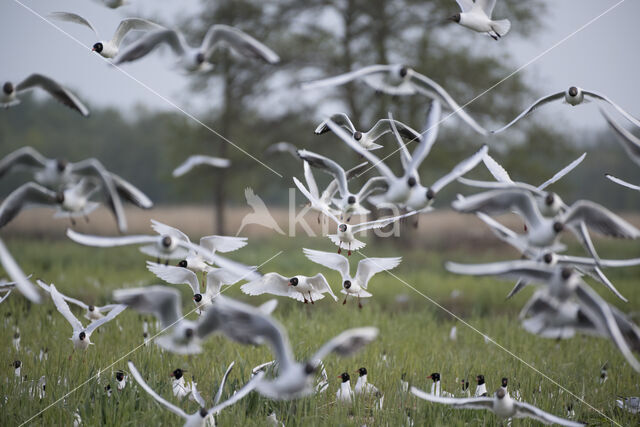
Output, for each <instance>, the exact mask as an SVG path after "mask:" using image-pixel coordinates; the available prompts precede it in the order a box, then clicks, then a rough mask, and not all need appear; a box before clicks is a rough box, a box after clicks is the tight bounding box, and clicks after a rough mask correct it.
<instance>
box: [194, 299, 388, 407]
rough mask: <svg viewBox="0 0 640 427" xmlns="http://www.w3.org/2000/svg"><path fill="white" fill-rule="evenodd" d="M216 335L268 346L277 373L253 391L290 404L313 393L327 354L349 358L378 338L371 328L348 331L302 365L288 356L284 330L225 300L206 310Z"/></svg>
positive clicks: (256, 312) (265, 317) (252, 309)
mask: <svg viewBox="0 0 640 427" xmlns="http://www.w3.org/2000/svg"><path fill="white" fill-rule="evenodd" d="M205 316H206V317H207V318H209V319H211V323H212V324H214V325H215V327H216V328H217V330H218V331H219V332H222V333H223V334H224V335H225V336H226V337H227V338H229V339H231V340H233V341H236V342H239V343H241V344H253V345H258V344H265V343H266V344H268V345H269V347H270V348H271V351H272V352H273V353H274V355H275V356H276V360H277V364H278V371H277V376H276V377H275V378H273V379H269V380H267V379H263V380H262V381H260V382H259V383H258V385H257V387H256V391H257V392H258V393H260V394H261V395H263V396H265V397H267V398H269V399H274V400H291V399H296V398H299V397H303V396H307V395H310V394H312V393H314V391H315V388H314V381H313V379H314V376H315V373H316V372H317V370H318V368H319V366H320V361H321V360H322V359H324V358H325V356H328V355H329V354H330V353H336V354H338V355H340V356H348V355H351V354H353V353H355V352H357V351H358V350H360V349H361V348H362V347H364V346H365V345H366V344H368V343H370V342H372V341H373V340H375V339H376V337H377V336H378V329H377V328H373V327H364V328H355V329H348V330H346V331H344V332H342V333H341V334H339V335H338V336H336V337H334V338H333V339H331V340H329V341H328V342H326V343H325V344H324V345H323V346H322V347H320V349H319V350H318V351H317V352H316V353H315V354H314V355H312V356H311V357H310V358H309V359H307V360H306V361H305V362H298V361H297V360H296V359H295V358H294V356H293V353H292V350H291V346H290V344H289V339H288V337H287V334H286V331H285V329H284V328H283V327H282V326H281V325H280V324H279V323H278V322H276V321H275V320H274V319H273V318H272V317H271V316H268V315H265V314H264V313H262V312H261V311H260V310H258V309H257V308H255V307H252V306H250V305H247V304H244V303H241V302H239V301H235V300H231V299H230V298H225V300H224V302H223V303H220V302H219V300H216V302H215V303H214V304H213V305H212V306H211V308H209V310H207V313H206V315H205Z"/></svg>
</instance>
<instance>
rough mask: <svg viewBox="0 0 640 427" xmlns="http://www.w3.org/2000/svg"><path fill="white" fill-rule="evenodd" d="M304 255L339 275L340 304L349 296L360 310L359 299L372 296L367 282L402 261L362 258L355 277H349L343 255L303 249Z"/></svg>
mask: <svg viewBox="0 0 640 427" xmlns="http://www.w3.org/2000/svg"><path fill="white" fill-rule="evenodd" d="M303 251H304V254H305V256H306V257H307V258H309V260H311V261H313V262H315V263H316V264H320V265H322V266H325V267H327V268H330V269H332V270H335V271H337V272H339V273H340V276H341V277H342V290H341V292H342V293H343V294H345V297H344V301H343V302H342V304H346V303H347V297H348V296H349V295H351V296H352V297H356V298H357V300H358V307H360V308H362V304H361V303H360V298H369V297H371V296H372V295H371V294H370V293H369V292H368V291H367V289H368V286H369V280H371V278H372V277H373V276H374V275H375V274H377V273H380V272H381V271H388V270H392V269H394V268H396V267H397V266H398V265H399V264H400V262H401V261H402V258H401V257H395V258H364V259H362V260H360V262H359V263H358V270H357V271H356V274H355V276H351V273H350V267H349V259H348V258H347V257H345V256H343V255H340V254H336V253H332V252H323V251H316V250H313V249H307V248H303Z"/></svg>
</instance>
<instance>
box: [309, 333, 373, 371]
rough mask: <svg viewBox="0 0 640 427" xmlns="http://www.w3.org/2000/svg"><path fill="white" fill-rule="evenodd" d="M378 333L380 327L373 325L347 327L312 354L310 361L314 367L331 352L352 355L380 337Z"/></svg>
mask: <svg viewBox="0 0 640 427" xmlns="http://www.w3.org/2000/svg"><path fill="white" fill-rule="evenodd" d="M378 333H379V330H378V328H374V327H371V326H368V327H363V328H353V329H347V330H346V331H344V332H342V333H340V334H339V335H337V336H335V337H333V338H331V339H330V340H329V341H327V342H326V343H325V344H324V345H323V346H322V347H320V349H319V350H318V351H316V352H315V354H314V355H313V356H311V358H310V359H309V363H310V364H311V365H312V366H313V367H317V366H318V365H319V364H320V361H321V360H322V359H324V358H325V356H327V355H329V353H336V354H338V355H339V356H350V355H352V354H354V353H356V352H358V351H360V350H361V349H362V348H363V347H364V346H366V345H367V344H369V343H371V342H373V341H374V340H375V339H376V338H377V337H378Z"/></svg>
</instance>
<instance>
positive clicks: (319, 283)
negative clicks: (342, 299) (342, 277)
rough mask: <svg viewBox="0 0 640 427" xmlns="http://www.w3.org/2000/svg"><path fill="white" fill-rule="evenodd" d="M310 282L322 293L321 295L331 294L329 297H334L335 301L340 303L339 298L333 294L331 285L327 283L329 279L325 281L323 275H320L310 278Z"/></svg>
mask: <svg viewBox="0 0 640 427" xmlns="http://www.w3.org/2000/svg"><path fill="white" fill-rule="evenodd" d="M308 280H309V282H310V283H311V285H312V286H313V288H314V289H315V290H316V291H318V292H320V293H321V294H323V293H325V292H329V295H331V296H332V297H333V300H334V301H338V297H337V296H336V295H335V294H334V293H333V290H332V289H331V286H329V283H327V279H325V277H324V276H323V275H322V273H318V274H316V275H315V276H312V277H309V279H308Z"/></svg>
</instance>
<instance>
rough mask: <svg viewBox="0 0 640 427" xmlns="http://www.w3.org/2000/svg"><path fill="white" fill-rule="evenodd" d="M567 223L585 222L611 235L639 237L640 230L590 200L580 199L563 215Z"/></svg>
mask: <svg viewBox="0 0 640 427" xmlns="http://www.w3.org/2000/svg"><path fill="white" fill-rule="evenodd" d="M562 220H563V222H564V223H565V224H579V223H580V222H584V223H585V224H586V226H587V227H589V228H590V229H592V230H595V231H597V232H598V233H600V234H603V235H605V236H610V237H617V238H624V239H637V238H638V237H640V230H638V229H637V228H636V227H634V226H633V225H631V224H630V223H629V222H628V221H626V220H624V219H622V218H621V217H620V216H618V215H616V214H614V213H613V212H611V211H610V210H608V209H606V208H605V207H604V206H602V205H599V204H597V203H594V202H591V201H589V200H578V201H577V202H575V203H574V204H573V205H571V208H570V209H569V210H568V211H567V212H566V213H565V214H564V215H563V216H562Z"/></svg>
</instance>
